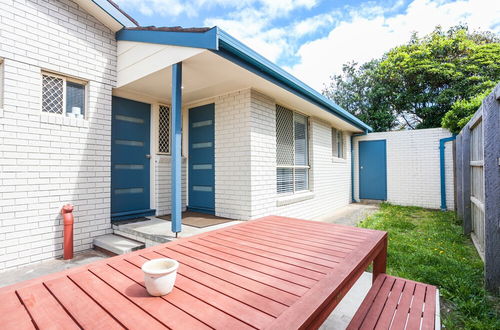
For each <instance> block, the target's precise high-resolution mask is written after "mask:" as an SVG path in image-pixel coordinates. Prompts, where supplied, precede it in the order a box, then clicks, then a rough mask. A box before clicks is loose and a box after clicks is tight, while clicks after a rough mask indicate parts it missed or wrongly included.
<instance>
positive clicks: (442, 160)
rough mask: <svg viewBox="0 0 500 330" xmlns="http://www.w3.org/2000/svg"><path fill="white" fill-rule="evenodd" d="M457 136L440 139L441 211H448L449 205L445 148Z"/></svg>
mask: <svg viewBox="0 0 500 330" xmlns="http://www.w3.org/2000/svg"><path fill="white" fill-rule="evenodd" d="M456 138H457V136H456V135H455V134H454V135H453V136H450V137H447V138H443V139H440V140H439V173H440V179H441V211H446V210H447V209H448V207H447V206H446V177H445V173H446V166H445V155H444V150H445V149H446V145H445V143H446V142H451V141H454V140H455V139H456Z"/></svg>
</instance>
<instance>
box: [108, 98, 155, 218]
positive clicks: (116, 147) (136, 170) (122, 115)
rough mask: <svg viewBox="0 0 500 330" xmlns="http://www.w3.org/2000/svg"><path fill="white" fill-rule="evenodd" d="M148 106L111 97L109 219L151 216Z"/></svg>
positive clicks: (149, 106) (152, 212) (152, 211)
mask: <svg viewBox="0 0 500 330" xmlns="http://www.w3.org/2000/svg"><path fill="white" fill-rule="evenodd" d="M150 114H151V105H149V104H146V103H142V102H137V101H132V100H128V99H124V98H120V97H113V102H112V116H113V118H112V122H111V125H112V126H111V218H112V219H113V220H123V219H130V218H135V217H139V216H145V215H153V214H154V210H151V209H150V195H149V184H150V182H149V162H150V157H151V156H150V141H149V140H150Z"/></svg>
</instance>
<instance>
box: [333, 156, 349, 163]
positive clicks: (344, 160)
mask: <svg viewBox="0 0 500 330" xmlns="http://www.w3.org/2000/svg"><path fill="white" fill-rule="evenodd" d="M332 163H347V159H345V158H339V157H332Z"/></svg>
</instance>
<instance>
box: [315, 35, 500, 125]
mask: <svg viewBox="0 0 500 330" xmlns="http://www.w3.org/2000/svg"><path fill="white" fill-rule="evenodd" d="M499 80H500V39H499V38H498V36H496V35H495V34H493V33H491V32H478V31H474V32H470V31H469V30H468V28H467V26H464V25H460V26H456V27H453V28H451V29H450V30H448V31H443V30H442V29H441V28H440V27H437V28H436V29H435V30H434V32H432V33H430V34H429V35H426V36H424V37H419V36H418V35H417V34H414V35H413V36H412V37H411V39H410V41H409V42H408V43H407V44H404V45H401V46H398V47H395V48H394V49H392V50H390V51H389V52H387V53H386V54H384V55H383V56H382V58H380V59H377V60H372V61H370V62H367V63H365V64H362V65H357V64H356V63H348V64H346V65H344V67H343V71H342V74H340V75H335V76H332V77H331V81H330V84H329V85H328V86H327V87H326V88H325V89H324V90H323V94H324V95H325V96H327V97H329V98H331V99H333V100H334V101H336V102H337V103H338V104H339V105H341V106H342V107H344V108H345V109H346V110H348V111H350V112H351V113H353V114H355V115H357V116H359V118H360V119H362V120H364V121H365V122H367V123H368V124H370V125H372V127H373V128H374V129H375V130H376V131H384V130H388V129H394V128H398V126H404V127H406V128H410V129H414V128H430V127H440V126H443V127H446V128H448V129H450V130H451V131H453V132H458V131H460V129H461V128H462V127H463V125H465V124H466V123H467V121H468V118H470V116H471V115H472V114H474V112H475V111H476V110H477V108H478V107H479V105H480V104H481V103H480V101H481V100H482V98H484V96H485V95H487V93H489V92H490V91H491V90H492V89H493V87H494V86H495V85H496V84H497V83H498V82H499ZM401 124H402V125H401Z"/></svg>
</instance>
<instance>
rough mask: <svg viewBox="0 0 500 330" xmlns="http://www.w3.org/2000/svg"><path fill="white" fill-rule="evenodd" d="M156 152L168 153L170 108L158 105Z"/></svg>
mask: <svg viewBox="0 0 500 330" xmlns="http://www.w3.org/2000/svg"><path fill="white" fill-rule="evenodd" d="M158 153H160V154H169V153H170V108H169V107H168V106H166V105H160V108H159V112H158Z"/></svg>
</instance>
